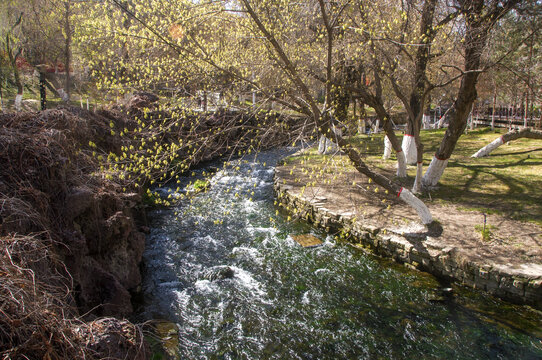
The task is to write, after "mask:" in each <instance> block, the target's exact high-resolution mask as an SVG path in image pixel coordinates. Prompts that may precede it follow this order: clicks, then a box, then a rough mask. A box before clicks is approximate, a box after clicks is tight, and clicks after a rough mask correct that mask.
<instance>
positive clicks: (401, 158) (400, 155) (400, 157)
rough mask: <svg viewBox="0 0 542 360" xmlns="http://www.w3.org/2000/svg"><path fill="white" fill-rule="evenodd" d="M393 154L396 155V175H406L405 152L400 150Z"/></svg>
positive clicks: (401, 176) (403, 176) (402, 176)
mask: <svg viewBox="0 0 542 360" xmlns="http://www.w3.org/2000/svg"><path fill="white" fill-rule="evenodd" d="M395 154H396V156H397V177H400V178H405V177H406V176H407V172H406V160H405V152H404V151H402V150H401V151H398V152H396V153H395Z"/></svg>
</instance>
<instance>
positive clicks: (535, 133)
mask: <svg viewBox="0 0 542 360" xmlns="http://www.w3.org/2000/svg"><path fill="white" fill-rule="evenodd" d="M521 138H528V139H542V131H540V130H533V129H530V128H525V129H522V130H520V131H510V132H508V133H506V134H504V135H503V136H500V137H498V138H497V139H495V140H493V141H492V142H490V143H489V144H487V145H486V146H484V147H483V148H481V149H480V150H478V151H477V152H476V153H475V154H473V155H472V156H471V157H473V158H480V157H484V156H488V155H489V154H490V153H491V152H492V151H493V150H495V149H496V148H498V147H499V146H501V145H502V144H504V143H506V142H509V141H513V140H517V139H521Z"/></svg>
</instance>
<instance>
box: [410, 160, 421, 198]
mask: <svg viewBox="0 0 542 360" xmlns="http://www.w3.org/2000/svg"><path fill="white" fill-rule="evenodd" d="M422 177H423V162H419V163H418V164H416V179H415V180H414V185H413V186H412V192H413V193H414V194H419V193H420V192H421V190H422Z"/></svg>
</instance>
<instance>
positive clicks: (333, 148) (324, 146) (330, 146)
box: [318, 126, 343, 155]
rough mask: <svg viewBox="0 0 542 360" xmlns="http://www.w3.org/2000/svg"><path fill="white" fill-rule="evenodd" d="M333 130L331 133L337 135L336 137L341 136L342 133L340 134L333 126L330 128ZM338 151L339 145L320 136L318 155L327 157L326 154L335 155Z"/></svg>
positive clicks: (339, 130) (340, 130)
mask: <svg viewBox="0 0 542 360" xmlns="http://www.w3.org/2000/svg"><path fill="white" fill-rule="evenodd" d="M332 129H333V133H334V134H336V135H338V136H342V135H343V132H342V129H339V128H337V127H335V126H333V127H332ZM338 151H339V145H337V143H336V142H335V141H331V140H329V139H328V138H327V137H325V136H323V135H321V136H320V140H319V142H318V153H319V154H321V155H322V154H324V155H327V154H335V153H336V152H338Z"/></svg>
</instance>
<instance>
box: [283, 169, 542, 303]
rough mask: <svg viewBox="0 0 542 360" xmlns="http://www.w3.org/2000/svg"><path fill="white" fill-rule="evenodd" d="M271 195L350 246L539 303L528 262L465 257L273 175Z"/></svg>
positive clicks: (539, 284) (540, 287) (538, 280)
mask: <svg viewBox="0 0 542 360" xmlns="http://www.w3.org/2000/svg"><path fill="white" fill-rule="evenodd" d="M274 188H275V192H276V195H277V197H279V199H280V200H281V203H283V204H284V205H285V208H286V209H287V210H289V211H292V210H295V212H296V214H299V215H300V216H301V217H303V218H305V219H306V220H308V221H310V222H312V223H313V224H314V225H316V226H319V227H321V228H324V229H326V231H333V232H340V233H342V234H344V235H346V236H347V238H348V239H349V241H350V242H352V243H354V244H355V245H356V246H361V247H363V248H367V249H370V250H371V251H372V252H373V253H375V254H377V255H380V256H383V257H388V258H392V259H394V260H395V261H397V262H399V263H402V264H404V265H406V266H408V267H411V268H415V269H418V270H422V271H426V272H428V273H431V274H433V275H435V276H437V277H440V278H445V279H449V280H452V281H455V282H457V283H460V284H463V285H466V286H469V287H472V288H475V289H481V290H484V291H486V292H488V293H489V294H491V295H493V296H496V297H499V298H503V299H505V300H508V301H512V302H515V303H519V304H528V305H531V306H533V307H536V308H538V309H542V277H541V276H540V272H537V271H531V270H532V269H530V268H529V267H528V266H515V267H514V266H505V265H499V264H493V265H492V264H482V263H479V262H476V261H472V260H470V259H469V258H468V257H467V256H466V254H462V253H461V251H459V250H458V249H457V248H454V247H443V246H442V244H439V243H438V241H436V239H434V238H431V237H429V236H423V235H422V236H420V234H416V236H414V237H412V236H408V237H407V236H405V235H404V234H397V233H394V232H393V231H390V230H389V229H384V228H375V227H372V226H366V225H364V224H362V223H361V222H360V221H356V220H355V219H354V215H353V214H351V213H344V214H337V213H334V212H332V211H331V210H329V209H327V208H325V207H324V204H323V203H322V202H319V201H318V199H311V200H308V199H305V198H302V197H300V196H298V195H296V194H295V193H294V192H293V191H291V190H292V187H291V186H290V185H287V184H284V183H283V181H282V180H281V179H279V178H278V177H275V184H274Z"/></svg>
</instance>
